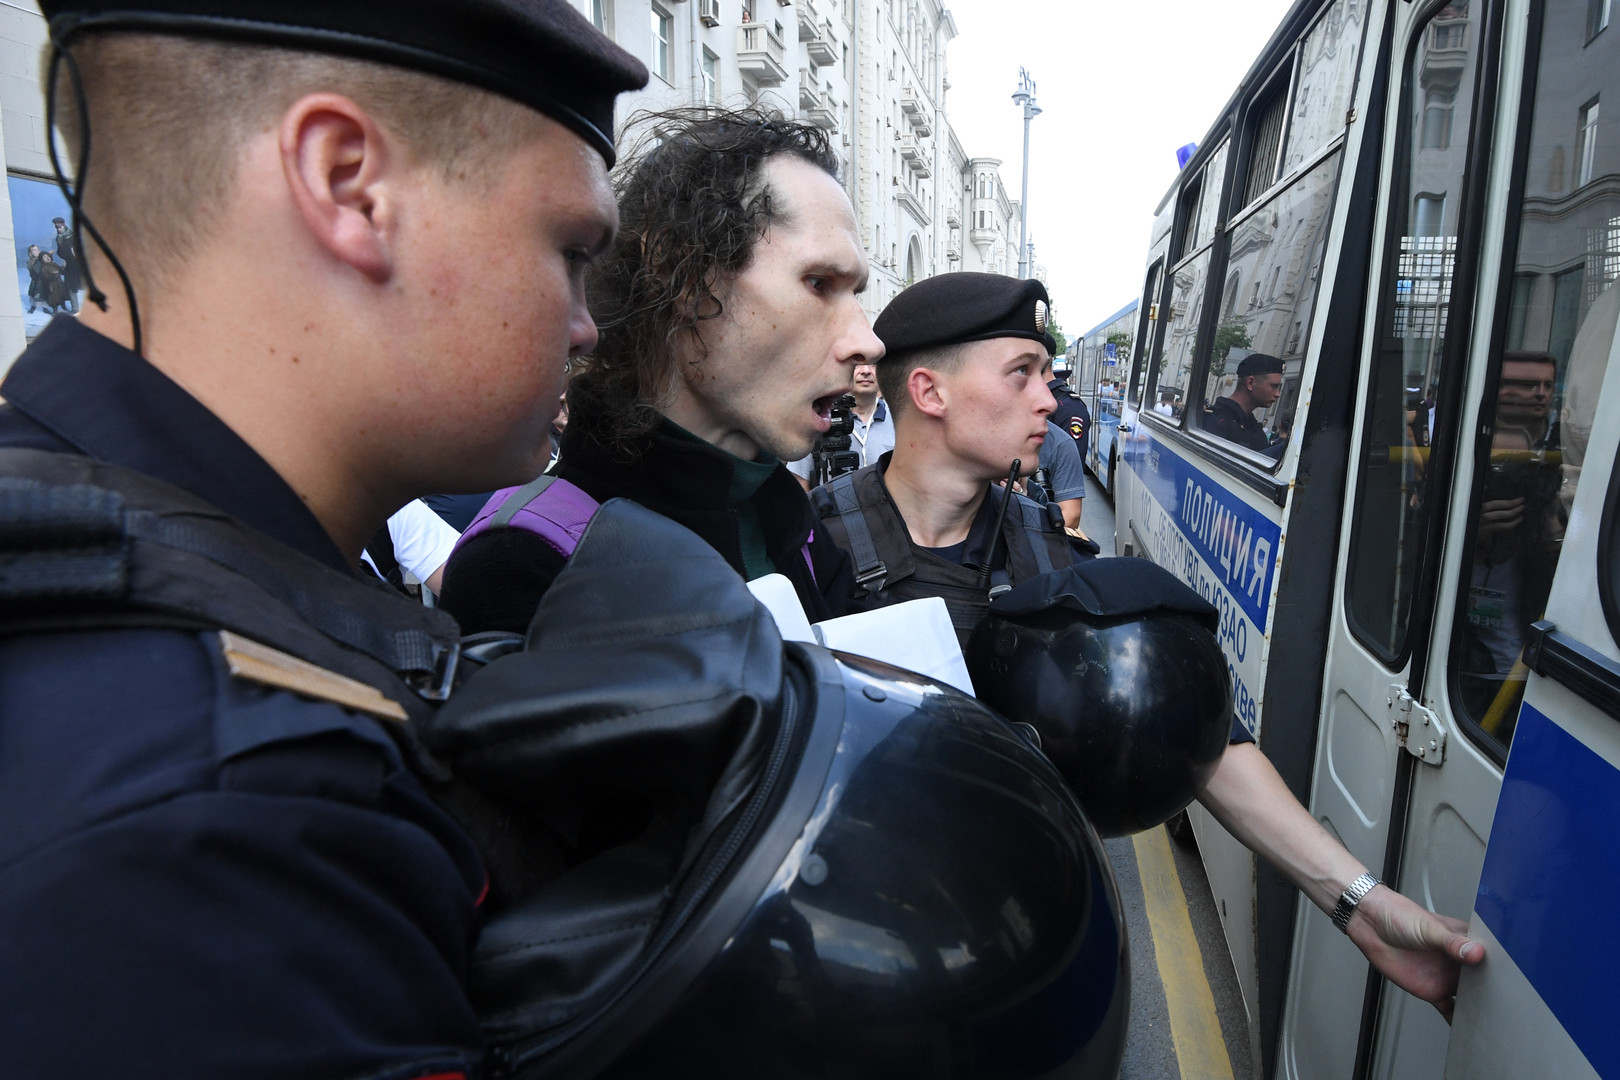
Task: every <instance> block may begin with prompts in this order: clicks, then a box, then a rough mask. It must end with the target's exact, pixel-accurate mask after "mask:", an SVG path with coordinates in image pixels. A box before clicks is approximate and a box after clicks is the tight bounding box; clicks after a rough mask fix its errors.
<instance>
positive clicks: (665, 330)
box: [568, 108, 838, 449]
mask: <svg viewBox="0 0 1620 1080" xmlns="http://www.w3.org/2000/svg"><path fill="white" fill-rule="evenodd" d="M631 126H632V127H634V128H638V129H641V130H642V134H641V136H640V137H639V139H636V140H634V141H633V149H632V151H631V152H630V153H629V154H626V155H624V157H623V158H621V163H620V166H619V168H618V169H617V170H616V172H615V175H614V191H615V194H616V195H617V196H618V200H619V234H618V237H617V238H616V239H615V240H614V242H613V245H612V246H611V247H610V248H609V250H608V252H607V254H605V255H604V256H603V257H602V258H601V259H600V260H599V261H598V262H597V263H596V264H595V265H594V266H593V267H592V268H591V271H590V273H589V275H588V278H587V287H586V292H587V296H588V297H589V300H590V306H591V313H592V315H593V316H594V318H595V320H596V324H597V327H598V328H599V331H600V340H599V341H598V342H597V346H596V349H595V350H594V351H593V352H592V353H591V354H590V356H588V357H585V358H584V359H582V360H581V361H579V362H578V363H577V364H576V365H575V372H576V373H575V374H574V376H573V378H572V380H571V381H570V383H569V389H568V399H569V402H570V404H571V405H572V406H573V413H574V416H575V418H576V422H578V421H579V420H581V419H583V420H585V422H586V423H588V424H591V425H593V426H594V428H595V429H596V430H595V431H594V434H595V435H596V436H597V437H598V438H600V439H601V440H602V441H604V442H606V443H608V444H609V445H617V446H618V447H620V448H621V449H627V448H628V447H629V446H630V445H631V444H632V443H633V442H634V441H635V440H636V439H638V438H639V437H640V436H642V435H645V434H646V433H647V432H649V431H651V430H652V429H653V428H654V427H656V426H657V424H658V420H659V413H658V408H659V406H660V405H664V404H667V402H665V401H663V400H662V399H663V397H664V396H665V395H666V394H667V392H668V390H669V388H670V386H671V385H672V377H673V376H674V373H675V367H676V362H677V343H678V341H679V340H680V339H681V338H682V337H683V336H684V335H686V334H687V333H688V332H690V334H691V340H692V341H693V342H694V343H695V346H696V350H697V353H696V355H697V359H699V360H701V359H702V358H703V357H705V356H707V355H708V349H707V346H706V344H705V343H704V340H703V324H704V323H705V322H707V321H709V320H710V319H717V318H719V317H720V316H721V315H723V314H724V313H725V305H726V301H727V299H728V297H729V294H730V289H731V283H732V282H733V281H734V280H735V279H736V277H737V275H738V274H740V273H742V272H743V271H744V270H746V269H747V268H748V264H749V262H750V261H751V260H752V259H753V255H754V245H755V244H756V243H757V242H758V241H759V238H760V237H761V236H763V235H764V234H765V231H766V229H768V228H769V227H770V226H771V224H772V223H773V222H776V221H779V220H782V218H783V216H784V213H785V211H784V208H783V207H782V206H781V205H780V204H779V202H778V201H777V200H776V199H775V198H774V196H773V193H772V191H771V189H770V186H769V185H768V184H766V183H765V182H764V180H763V177H762V173H763V169H764V166H765V162H767V161H769V160H770V159H771V158H773V157H776V156H778V155H781V154H789V155H792V156H794V157H797V158H800V159H801V160H803V161H805V162H808V163H809V164H811V165H814V166H816V167H817V168H819V169H821V170H823V171H824V172H826V173H827V174H828V175H830V176H832V177H833V178H834V179H837V177H838V161H837V158H836V157H834V156H833V152H832V147H831V144H830V143H829V142H828V140H827V135H826V132H824V131H822V130H821V129H820V128H818V127H815V126H813V125H810V124H803V123H799V122H797V121H793V120H788V119H785V118H783V117H782V116H780V115H778V114H775V113H771V112H766V111H765V110H762V109H757V108H750V109H744V110H741V111H731V110H721V109H713V108H696V109H676V110H669V111H665V112H655V113H640V114H637V115H636V116H635V117H633V118H632V120H631Z"/></svg>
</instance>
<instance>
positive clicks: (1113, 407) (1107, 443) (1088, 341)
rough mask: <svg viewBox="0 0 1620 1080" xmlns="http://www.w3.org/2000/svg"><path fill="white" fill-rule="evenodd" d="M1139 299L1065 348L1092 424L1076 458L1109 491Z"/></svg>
mask: <svg viewBox="0 0 1620 1080" xmlns="http://www.w3.org/2000/svg"><path fill="white" fill-rule="evenodd" d="M1139 303H1140V301H1138V300H1132V301H1131V302H1130V303H1129V304H1126V305H1125V306H1124V307H1122V308H1120V309H1119V310H1118V311H1116V312H1114V313H1113V314H1112V315H1110V316H1108V318H1106V319H1104V320H1103V321H1102V322H1100V323H1098V324H1097V325H1096V326H1094V327H1092V328H1091V329H1090V330H1087V331H1086V332H1085V333H1084V334H1083V335H1081V336H1080V337H1079V338H1078V339H1076V340H1075V341H1073V342H1071V343H1070V345H1069V348H1068V350H1067V351H1068V353H1069V368H1070V372H1071V379H1070V382H1071V384H1072V385H1073V387H1074V393H1075V396H1076V397H1078V398H1079V399H1080V400H1081V401H1084V402H1085V403H1086V410H1087V411H1088V412H1090V413H1091V427H1090V429H1089V430H1088V431H1087V432H1086V433H1085V441H1084V443H1083V445H1082V446H1081V448H1080V457H1081V459H1082V460H1083V461H1084V463H1085V466H1086V468H1087V469H1090V470H1091V475H1093V476H1095V477H1096V478H1097V482H1098V483H1100V484H1101V485H1102V486H1103V490H1105V491H1107V492H1109V493H1110V494H1112V493H1113V490H1114V473H1115V470H1116V467H1117V466H1118V464H1119V455H1118V454H1117V453H1116V451H1115V441H1116V438H1117V435H1118V432H1119V414H1120V407H1121V405H1122V404H1123V403H1124V398H1125V373H1126V372H1127V371H1129V370H1130V366H1131V342H1132V340H1134V337H1135V334H1136V321H1137V320H1136V309H1137V305H1138V304H1139Z"/></svg>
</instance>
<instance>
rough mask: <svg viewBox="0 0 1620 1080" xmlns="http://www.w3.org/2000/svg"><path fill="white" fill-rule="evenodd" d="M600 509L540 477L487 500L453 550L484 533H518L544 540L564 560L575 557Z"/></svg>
mask: <svg viewBox="0 0 1620 1080" xmlns="http://www.w3.org/2000/svg"><path fill="white" fill-rule="evenodd" d="M600 508H601V504H600V503H598V502H597V501H596V500H595V499H593V498H591V497H590V496H589V495H588V494H586V493H585V492H584V491H583V490H581V489H580V488H579V487H577V486H575V485H574V484H571V483H569V482H568V481H567V480H563V479H561V478H559V477H556V476H551V475H545V476H541V477H538V478H536V479H534V480H531V481H529V482H528V483H527V484H524V485H523V486H522V487H511V488H503V489H501V490H500V491H497V492H496V493H495V494H494V495H492V496H490V499H489V502H487V503H485V504H484V508H483V509H482V510H480V511H479V512H478V516H477V517H475V518H473V521H472V524H471V525H469V526H467V531H466V532H464V533H462V534H461V539H460V540H458V541H457V542H456V548H457V550H459V549H460V548H461V547H462V545H464V544H466V543H468V542H469V541H471V540H473V539H475V538H477V537H479V536H482V535H483V534H484V533H486V532H492V531H495V530H497V529H521V530H522V531H524V532H530V533H534V534H535V535H536V536H538V537H540V538H541V539H543V540H545V541H546V543H548V544H550V545H551V546H552V547H553V548H555V549H556V550H557V553H558V554H559V555H561V556H562V557H563V558H565V559H566V558H568V557H570V556H571V555H573V554H574V549H575V548H577V547H578V546H579V540H580V537H582V536H584V535H585V528H586V526H588V525H589V524H590V523H591V518H592V517H594V516H595V515H596V511H597V510H598V509H600Z"/></svg>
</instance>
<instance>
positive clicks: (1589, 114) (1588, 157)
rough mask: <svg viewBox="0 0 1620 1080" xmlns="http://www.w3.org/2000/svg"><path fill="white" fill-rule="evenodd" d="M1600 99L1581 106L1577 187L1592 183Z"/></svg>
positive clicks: (1576, 156)
mask: <svg viewBox="0 0 1620 1080" xmlns="http://www.w3.org/2000/svg"><path fill="white" fill-rule="evenodd" d="M1597 126H1598V99H1597V98H1593V99H1592V100H1591V101H1589V102H1587V103H1586V104H1585V105H1583V106H1581V112H1580V118H1579V120H1578V122H1577V124H1576V128H1577V131H1578V134H1577V135H1576V136H1575V186H1576V187H1580V186H1581V185H1583V184H1589V183H1591V182H1592V165H1593V159H1594V158H1595V157H1597Z"/></svg>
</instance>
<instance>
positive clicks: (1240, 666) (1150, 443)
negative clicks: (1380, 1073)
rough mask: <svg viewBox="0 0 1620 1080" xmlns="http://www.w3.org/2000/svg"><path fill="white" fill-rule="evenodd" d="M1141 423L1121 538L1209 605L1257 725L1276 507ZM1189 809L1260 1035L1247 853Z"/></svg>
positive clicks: (1132, 446) (1248, 720)
mask: <svg viewBox="0 0 1620 1080" xmlns="http://www.w3.org/2000/svg"><path fill="white" fill-rule="evenodd" d="M1148 427H1149V423H1143V422H1142V421H1141V419H1140V417H1139V418H1138V426H1136V427H1135V428H1134V429H1133V430H1132V431H1131V432H1130V433H1129V434H1127V435H1124V436H1122V437H1121V441H1120V454H1121V473H1122V475H1121V477H1120V491H1121V493H1126V492H1128V493H1129V494H1128V496H1125V497H1124V498H1122V496H1121V495H1119V494H1116V496H1115V521H1116V522H1117V523H1118V525H1117V528H1118V530H1119V535H1120V539H1121V541H1125V539H1126V537H1127V536H1129V538H1130V539H1129V542H1130V543H1131V544H1132V549H1133V553H1134V554H1138V555H1141V556H1143V557H1145V558H1148V559H1151V560H1153V561H1154V562H1155V563H1157V564H1158V565H1160V566H1162V567H1164V568H1165V569H1167V570H1169V571H1170V572H1171V573H1173V574H1175V575H1176V576H1177V577H1179V578H1180V579H1181V580H1182V581H1184V582H1186V583H1187V584H1188V585H1189V586H1191V587H1192V588H1193V589H1194V590H1195V591H1197V592H1198V594H1199V595H1200V596H1203V597H1204V598H1205V599H1206V600H1208V601H1210V603H1212V604H1214V605H1215V607H1216V609H1217V611H1218V612H1219V613H1220V630H1219V639H1220V643H1221V649H1222V651H1223V652H1224V653H1225V654H1226V658H1227V664H1228V670H1229V673H1230V674H1231V677H1232V689H1233V704H1234V707H1235V709H1236V712H1237V715H1238V717H1239V718H1240V719H1241V720H1242V722H1243V724H1244V725H1245V726H1246V727H1247V728H1248V729H1249V730H1250V731H1251V732H1252V731H1254V730H1255V729H1256V727H1257V726H1258V723H1259V711H1260V700H1259V698H1258V697H1257V691H1258V689H1259V687H1260V684H1261V679H1262V677H1263V673H1264V671H1265V666H1266V653H1267V650H1268V648H1269V640H1268V636H1267V632H1266V626H1267V621H1268V619H1269V617H1270V614H1271V612H1270V605H1271V600H1272V596H1273V594H1274V585H1275V573H1276V570H1275V567H1276V564H1277V560H1278V559H1280V558H1281V557H1282V548H1283V538H1282V529H1281V526H1280V524H1279V523H1278V522H1277V521H1276V520H1275V519H1274V517H1273V515H1277V514H1280V510H1279V508H1277V507H1276V506H1275V505H1274V504H1271V505H1267V506H1264V507H1261V506H1255V505H1253V504H1251V503H1250V502H1248V501H1247V499H1246V498H1245V497H1244V496H1240V495H1239V494H1238V493H1236V492H1233V491H1230V490H1228V489H1227V488H1225V487H1224V486H1222V485H1221V484H1220V483H1219V482H1217V481H1216V480H1214V479H1212V478H1211V477H1210V475H1209V474H1207V473H1206V472H1205V471H1204V470H1203V469H1201V468H1200V467H1198V466H1197V465H1195V464H1193V462H1192V461H1190V460H1188V459H1187V458H1185V457H1183V456H1182V454H1181V452H1180V451H1178V450H1177V449H1175V448H1172V447H1171V446H1170V445H1169V444H1168V443H1167V442H1164V441H1161V439H1160V438H1159V437H1157V436H1156V435H1154V434H1153V433H1151V432H1149V431H1148V430H1147V428H1148ZM1245 494H1247V493H1245ZM1189 813H1190V816H1191V818H1192V820H1193V823H1194V829H1195V832H1196V835H1197V837H1198V842H1199V850H1200V854H1201V856H1202V859H1203V862H1204V866H1205V869H1206V871H1207V873H1208V875H1209V883H1210V891H1211V893H1212V894H1213V895H1214V898H1215V904H1216V908H1217V910H1219V911H1220V912H1221V922H1222V927H1223V929H1224V931H1225V934H1226V941H1227V947H1228V948H1229V949H1230V951H1231V954H1232V963H1233V968H1234V970H1235V971H1236V972H1237V976H1238V982H1239V985H1240V986H1241V988H1242V990H1243V995H1244V1000H1245V1003H1246V1006H1247V1008H1248V1012H1249V1017H1250V1027H1251V1041H1252V1040H1253V1039H1254V1038H1257V1037H1258V1035H1259V1030H1260V1024H1259V1021H1260V1017H1261V1013H1260V1011H1259V1008H1258V1006H1259V1003H1260V1002H1261V1000H1262V998H1261V983H1260V980H1259V970H1258V967H1257V963H1256V957H1257V955H1258V954H1257V948H1258V946H1259V944H1260V941H1261V935H1259V934H1258V933H1257V926H1256V921H1255V870H1254V859H1253V856H1251V855H1250V854H1249V852H1248V851H1247V850H1246V849H1245V848H1244V847H1243V846H1242V845H1241V844H1239V843H1238V841H1237V840H1235V839H1233V838H1232V837H1231V835H1230V834H1228V833H1227V832H1226V831H1225V830H1224V829H1223V828H1222V827H1221V826H1220V825H1219V824H1218V823H1217V822H1216V821H1215V820H1214V819H1213V818H1212V817H1210V816H1209V815H1208V814H1206V813H1204V812H1203V811H1202V809H1201V808H1197V807H1194V808H1192V809H1191V810H1190V811H1189Z"/></svg>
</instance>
